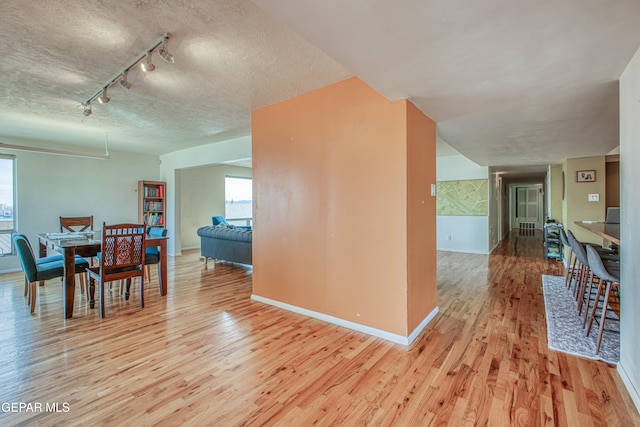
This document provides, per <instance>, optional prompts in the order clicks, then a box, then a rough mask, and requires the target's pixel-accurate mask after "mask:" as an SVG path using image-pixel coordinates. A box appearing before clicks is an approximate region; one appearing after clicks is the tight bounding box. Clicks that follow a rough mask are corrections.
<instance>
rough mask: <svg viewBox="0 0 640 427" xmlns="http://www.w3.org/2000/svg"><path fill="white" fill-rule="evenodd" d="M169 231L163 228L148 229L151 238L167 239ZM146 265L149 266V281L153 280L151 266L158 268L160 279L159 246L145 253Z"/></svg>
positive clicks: (148, 249)
mask: <svg viewBox="0 0 640 427" xmlns="http://www.w3.org/2000/svg"><path fill="white" fill-rule="evenodd" d="M166 235H167V229H166V228H162V227H148V228H147V236H149V237H165V236H166ZM144 264H145V265H146V266H147V280H151V265H152V264H156V265H157V266H158V277H160V250H159V248H158V247H157V246H155V247H151V248H147V249H146V250H145V251H144Z"/></svg>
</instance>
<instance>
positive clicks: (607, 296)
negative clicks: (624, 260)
mask: <svg viewBox="0 0 640 427" xmlns="http://www.w3.org/2000/svg"><path fill="white" fill-rule="evenodd" d="M586 252H587V258H588V260H589V265H590V266H591V271H592V272H593V274H594V275H596V276H597V277H599V278H600V283H599V284H598V290H597V292H596V298H595V300H594V304H593V308H592V309H591V313H590V315H589V327H588V328H587V334H586V335H587V336H589V333H590V332H591V326H592V325H593V320H594V319H595V317H596V310H597V308H598V305H599V304H600V296H601V295H602V291H603V288H604V287H605V285H606V290H605V291H604V298H603V300H602V308H601V313H600V320H599V321H598V320H597V319H596V322H598V323H599V326H600V328H599V330H598V340H597V343H596V354H598V352H599V351H600V345H601V344H602V335H603V333H604V322H605V320H607V319H608V320H617V321H620V303H619V299H620V268H619V266H618V267H617V268H616V266H615V265H607V264H606V263H604V262H603V260H602V258H601V257H600V255H599V254H598V252H597V251H596V250H595V249H594V248H593V247H591V246H589V245H587V250H586ZM612 293H613V295H616V296H617V299H618V303H617V304H612V301H611V300H612V296H613V295H612ZM614 305H617V308H616V307H614ZM609 307H610V308H611V310H612V311H614V312H615V313H617V316H616V317H607V311H608V308H609Z"/></svg>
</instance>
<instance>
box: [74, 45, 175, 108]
mask: <svg viewBox="0 0 640 427" xmlns="http://www.w3.org/2000/svg"><path fill="white" fill-rule="evenodd" d="M169 37H171V36H170V34H169V33H165V34H164V35H163V36H162V37H160V38H159V39H157V40H156V41H155V42H154V43H153V44H152V45H151V46H150V47H149V48H148V49H146V50H145V51H143V52H142V53H141V54H140V55H138V56H137V57H135V58H134V59H133V61H131V62H130V63H129V65H127V66H126V67H124V68H123V69H122V70H121V71H120V72H119V73H118V74H116V75H115V76H114V77H113V78H112V79H111V80H109V81H107V82H106V83H105V84H104V85H103V86H102V88H100V89H99V90H98V91H97V92H96V93H94V94H93V95H91V96H90V97H89V98H87V100H85V101H84V102H82V103H81V104H80V105H79V106H80V107H81V108H83V114H84V115H85V116H89V115H91V113H92V112H93V111H92V108H91V102H92V101H94V100H95V101H98V102H99V103H100V104H106V103H107V102H109V101H110V100H111V98H110V97H109V95H107V89H109V88H110V87H111V86H113V85H115V84H116V83H119V84H120V86H122V87H123V88H125V89H131V86H132V85H131V83H129V81H128V80H127V76H128V74H129V71H130V70H132V69H133V68H135V67H136V66H138V65H140V69H141V70H142V71H143V72H145V73H149V72H151V71H153V70H155V69H156V66H155V65H154V64H153V62H151V59H152V55H153V51H154V50H157V52H158V56H160V57H161V58H162V59H164V60H165V61H167V62H170V63H173V62H175V60H174V58H173V55H172V54H171V53H169V51H168V50H167V42H168V41H169Z"/></svg>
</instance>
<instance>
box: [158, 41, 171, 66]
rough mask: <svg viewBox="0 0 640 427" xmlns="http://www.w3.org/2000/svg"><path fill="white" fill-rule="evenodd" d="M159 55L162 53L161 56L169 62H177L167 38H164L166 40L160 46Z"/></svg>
mask: <svg viewBox="0 0 640 427" xmlns="http://www.w3.org/2000/svg"><path fill="white" fill-rule="evenodd" d="M158 55H160V58H162V59H164V60H165V61H167V62H170V63H172V64H173V63H174V62H175V59H174V58H173V55H172V54H171V53H169V51H168V50H167V39H164V41H163V42H162V44H161V45H160V47H159V48H158Z"/></svg>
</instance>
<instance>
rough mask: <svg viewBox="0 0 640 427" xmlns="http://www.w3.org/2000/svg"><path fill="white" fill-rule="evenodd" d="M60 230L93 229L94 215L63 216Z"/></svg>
mask: <svg viewBox="0 0 640 427" xmlns="http://www.w3.org/2000/svg"><path fill="white" fill-rule="evenodd" d="M59 218H60V232H61V233H64V232H70V233H74V232H79V231H91V230H93V215H91V216H66V217H65V216H61V217H59Z"/></svg>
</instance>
